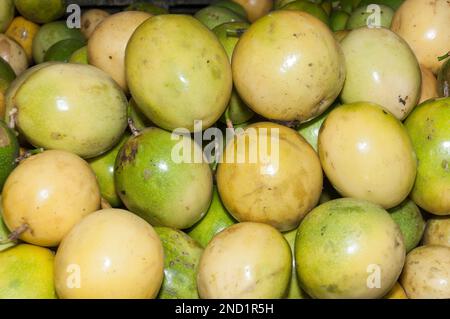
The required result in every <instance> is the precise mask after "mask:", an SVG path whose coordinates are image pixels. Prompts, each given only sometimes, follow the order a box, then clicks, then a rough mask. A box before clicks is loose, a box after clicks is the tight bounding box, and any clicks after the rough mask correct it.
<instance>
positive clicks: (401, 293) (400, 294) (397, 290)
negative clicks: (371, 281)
mask: <svg viewBox="0 0 450 319" xmlns="http://www.w3.org/2000/svg"><path fill="white" fill-rule="evenodd" d="M383 299H408V296H407V295H406V292H405V290H404V289H403V287H402V286H400V284H399V283H398V282H397V283H395V285H394V288H392V289H391V291H389V293H388V294H387V295H386V296H384V297H383Z"/></svg>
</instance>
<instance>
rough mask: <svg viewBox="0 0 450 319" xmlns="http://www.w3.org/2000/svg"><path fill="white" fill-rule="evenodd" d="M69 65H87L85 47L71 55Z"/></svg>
mask: <svg viewBox="0 0 450 319" xmlns="http://www.w3.org/2000/svg"><path fill="white" fill-rule="evenodd" d="M69 63H78V64H89V61H88V53H87V46H86V45H85V46H83V47H81V48H79V49H78V50H76V51H75V52H73V53H72V55H71V56H70V59H69Z"/></svg>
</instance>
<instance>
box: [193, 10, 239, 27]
mask: <svg viewBox="0 0 450 319" xmlns="http://www.w3.org/2000/svg"><path fill="white" fill-rule="evenodd" d="M194 17H195V18H196V19H197V20H199V21H200V22H201V23H203V24H204V25H205V26H206V27H207V28H208V29H210V30H212V29H214V28H215V27H217V26H219V25H221V24H223V23H227V22H244V21H245V19H244V18H243V17H241V16H240V15H239V14H237V13H235V12H233V11H231V10H230V9H227V8H223V7H216V6H214V5H213V6H209V7H206V8H203V9H201V10H199V11H197V13H195V15H194Z"/></svg>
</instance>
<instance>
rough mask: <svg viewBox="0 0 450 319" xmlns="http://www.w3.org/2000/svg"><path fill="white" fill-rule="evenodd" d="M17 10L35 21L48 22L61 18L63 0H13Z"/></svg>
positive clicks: (64, 8)
mask: <svg viewBox="0 0 450 319" xmlns="http://www.w3.org/2000/svg"><path fill="white" fill-rule="evenodd" d="M14 4H15V5H16V9H17V11H19V13H20V14H21V15H22V16H23V17H25V18H26V19H28V20H31V21H33V22H35V23H48V22H51V21H54V20H57V19H59V18H61V17H62V16H63V15H64V13H65V11H66V7H65V1H64V0H14Z"/></svg>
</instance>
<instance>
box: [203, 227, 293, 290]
mask: <svg viewBox="0 0 450 319" xmlns="http://www.w3.org/2000/svg"><path fill="white" fill-rule="evenodd" d="M291 265H292V259H291V252H290V249H289V244H288V243H287V242H286V240H285V239H284V238H283V236H282V235H281V234H280V233H279V232H278V231H277V230H276V229H275V228H273V227H271V226H269V225H265V224H260V223H249V222H247V223H240V224H236V225H233V226H231V227H229V228H227V229H225V230H224V231H222V232H221V233H219V234H218V235H217V236H215V237H214V238H213V240H212V241H211V242H210V243H209V244H208V246H207V247H206V249H205V251H204V252H203V255H202V257H201V259H200V265H199V270H198V276H197V285H198V292H199V294H200V297H201V298H203V299H229V298H233V299H235V298H236V299H275V298H282V297H283V296H284V295H285V293H286V289H287V286H288V284H289V279H290V275H291Z"/></svg>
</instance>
